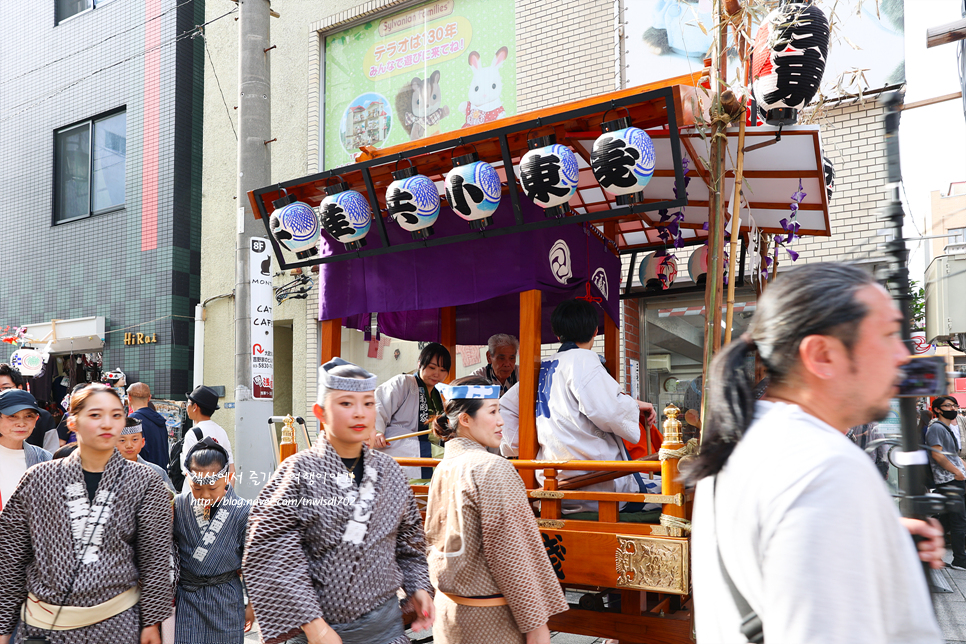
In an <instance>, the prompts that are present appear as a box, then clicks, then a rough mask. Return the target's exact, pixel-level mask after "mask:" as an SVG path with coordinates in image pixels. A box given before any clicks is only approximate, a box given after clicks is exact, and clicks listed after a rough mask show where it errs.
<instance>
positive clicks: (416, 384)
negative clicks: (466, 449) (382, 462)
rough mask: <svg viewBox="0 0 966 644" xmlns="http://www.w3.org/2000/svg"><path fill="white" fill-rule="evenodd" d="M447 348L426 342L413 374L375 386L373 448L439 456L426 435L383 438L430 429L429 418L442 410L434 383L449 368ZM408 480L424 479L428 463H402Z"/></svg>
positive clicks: (430, 470)
mask: <svg viewBox="0 0 966 644" xmlns="http://www.w3.org/2000/svg"><path fill="white" fill-rule="evenodd" d="M450 360H451V359H450V355H449V350H448V349H447V348H446V347H444V346H443V345H441V344H439V343H438V342H430V343H429V344H427V345H426V346H425V347H423V350H422V351H420V352H419V369H418V370H417V371H416V373H415V374H408V373H403V374H400V375H398V376H396V377H394V378H391V379H389V380H387V381H386V382H384V383H383V384H381V385H379V387H378V388H377V389H376V431H375V433H374V434H373V437H372V447H373V449H378V450H379V451H381V452H384V453H386V454H388V455H389V456H392V457H393V458H398V457H410V458H413V457H415V458H439V457H441V456H442V452H441V450H439V449H437V450H436V451H435V453H434V450H433V448H434V447H436V446H435V445H434V444H433V443H432V442H430V438H429V436H428V435H426V434H424V435H422V436H413V437H410V438H403V439H400V440H396V441H393V442H391V443H389V442H387V441H386V439H387V438H392V437H393V436H402V435H404V434H412V433H415V432H424V431H426V430H428V429H430V425H431V423H432V419H433V418H434V417H436V416H438V415H439V414H441V413H443V400H442V399H441V398H440V397H439V391H437V390H436V385H437V384H439V383H441V382H446V379H447V377H448V376H449V370H450V366H451V364H450ZM403 472H404V473H405V474H406V476H408V477H409V479H410V480H428V479H429V478H430V477H432V476H433V468H431V467H422V468H420V467H404V468H403Z"/></svg>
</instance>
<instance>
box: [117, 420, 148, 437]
mask: <svg viewBox="0 0 966 644" xmlns="http://www.w3.org/2000/svg"><path fill="white" fill-rule="evenodd" d="M143 430H144V428H143V427H142V426H141V421H138V422H137V423H136V424H134V425H131V426H130V427H125V428H124V429H122V430H121V436H127V435H128V434H140V433H141V432H142V431H143Z"/></svg>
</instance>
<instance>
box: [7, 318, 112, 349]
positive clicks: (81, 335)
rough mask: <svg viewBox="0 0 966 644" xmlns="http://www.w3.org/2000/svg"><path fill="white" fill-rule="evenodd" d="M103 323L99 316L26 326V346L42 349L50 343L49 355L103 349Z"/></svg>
mask: <svg viewBox="0 0 966 644" xmlns="http://www.w3.org/2000/svg"><path fill="white" fill-rule="evenodd" d="M104 326H105V321H104V318H103V317H101V316H97V317H89V318H74V319H72V320H51V321H50V322H40V323H38V324H28V325H27V336H28V337H30V338H33V339H32V340H28V341H27V342H26V344H27V345H29V346H31V347H33V348H35V349H42V348H43V347H44V346H46V344H47V342H50V343H51V344H50V353H71V352H73V353H90V352H91V351H100V350H101V349H103V348H104Z"/></svg>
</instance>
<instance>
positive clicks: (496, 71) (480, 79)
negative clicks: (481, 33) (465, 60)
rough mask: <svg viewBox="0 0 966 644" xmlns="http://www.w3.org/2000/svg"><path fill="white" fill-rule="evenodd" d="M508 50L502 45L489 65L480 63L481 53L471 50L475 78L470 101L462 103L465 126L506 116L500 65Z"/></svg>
mask: <svg viewBox="0 0 966 644" xmlns="http://www.w3.org/2000/svg"><path fill="white" fill-rule="evenodd" d="M507 53H508V50H507V48H506V47H500V49H498V50H497V52H496V55H495V56H493V62H492V63H491V64H490V66H489V67H483V66H482V65H481V64H480V55H479V54H478V53H477V52H475V51H472V52H470V59H469V62H470V67H472V68H473V80H472V81H470V91H469V98H470V100H469V101H466V102H465V103H460V111H461V112H463V114H464V115H465V116H466V122H465V123H464V124H463V127H472V126H474V125H481V124H483V123H490V122H491V121H495V120H497V119H498V118H500V117H502V116H505V115H506V111H505V110H504V109H503V99H502V98H501V94H502V92H503V79H502V78H501V77H500V67H502V66H503V62H504V61H505V60H506V56H507Z"/></svg>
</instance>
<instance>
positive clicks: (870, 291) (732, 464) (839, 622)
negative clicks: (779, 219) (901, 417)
mask: <svg viewBox="0 0 966 644" xmlns="http://www.w3.org/2000/svg"><path fill="white" fill-rule="evenodd" d="M901 321H902V315H901V313H900V312H899V310H898V309H897V308H896V306H895V304H894V303H893V302H892V299H891V298H890V296H889V294H888V293H887V292H886V291H885V289H883V288H882V287H881V286H879V285H878V284H876V283H875V282H874V280H873V279H872V277H871V276H870V275H868V274H866V273H865V272H863V271H862V270H861V269H859V268H856V267H854V266H847V265H842V264H810V265H807V266H804V267H801V268H797V269H793V270H792V271H789V272H787V273H785V274H784V275H783V276H782V277H781V278H780V279H779V280H778V281H777V282H775V283H774V284H772V285H770V286H769V287H768V289H767V290H766V291H765V294H764V295H763V296H762V297H761V298H760V299H759V301H758V306H757V310H756V312H755V316H754V318H753V320H752V323H751V326H750V327H749V330H748V332H747V333H746V334H744V335H743V336H742V337H741V338H740V339H739V340H737V341H735V342H733V343H732V344H730V345H729V346H727V347H725V348H724V349H722V351H721V352H720V353H719V354H718V356H717V357H715V359H714V362H713V363H712V365H711V370H710V374H709V377H708V380H709V382H710V384H711V390H710V396H709V410H708V416H707V421H706V423H705V427H704V440H703V444H702V446H701V453H700V454H699V456H698V457H697V458H696V459H695V461H694V462H693V463H692V466H691V468H690V469H689V470H688V471H687V476H688V478H689V479H690V480H698V481H699V482H698V484H697V492H696V499H695V506H694V514H693V517H692V521H693V530H692V535H693V536H692V541H691V545H692V548H693V551H692V552H693V559H692V562H693V580H694V602H695V604H694V606H695V608H694V614H695V628H696V633H697V639H698V641H699V642H714V643H716V644H732V643H734V644H739V643H743V642H746V641H748V640H747V639H746V634H743V633H742V632H741V630H740V625H741V623H742V618H743V617H745V616H747V615H749V614H750V613H751V612H752V611H753V612H754V613H755V614H756V615H757V617H758V618H759V619H760V620H761V626H762V629H761V630H762V631H763V633H764V640H765V641H766V642H778V643H780V644H813V643H814V644H819V643H821V644H836V643H842V644H845V643H848V644H856V643H860V644H861V643H868V644H941V642H942V639H943V638H942V633H941V632H940V629H939V625H938V623H937V622H936V617H935V614H934V612H933V608H932V605H931V603H930V600H929V591H928V588H927V586H926V579H925V576H924V575H923V571H922V567H921V564H920V559H922V560H923V561H928V562H929V563H930V565H932V566H933V567H941V566H942V561H941V558H942V554H943V547H942V541H941V539H942V531H941V530H939V529H937V524H935V522H933V523H932V524H928V523H925V522H922V521H913V520H907V519H901V518H900V516H899V513H898V511H897V509H896V505H895V503H894V501H893V499H892V498H891V497H890V495H889V492H888V490H887V489H886V487H885V484H884V483H883V481H882V477H881V476H880V475H879V472H878V471H877V470H876V468H875V465H874V464H873V463H872V461H871V459H869V458H868V456H866V455H865V454H864V453H863V452H862V450H861V449H859V448H858V447H857V446H856V445H854V444H853V443H852V442H851V441H849V440H848V439H847V438H846V436H845V434H846V432H847V431H848V428H849V427H852V426H856V425H861V424H865V423H869V422H873V421H876V420H881V419H882V418H884V417H885V415H886V414H887V413H888V412H889V401H890V399H891V398H892V397H893V396H895V395H896V393H897V388H896V386H895V384H896V382H897V377H898V375H899V366H900V365H901V364H903V363H905V362H906V361H907V360H908V359H909V352H908V350H907V349H906V348H905V346H904V345H903V343H902V340H901V337H900V331H901ZM756 351H757V354H758V357H759V359H760V360H761V362H762V364H764V366H765V368H766V371H767V374H768V377H769V385H768V388H767V390H766V391H765V394H764V397H763V399H762V400H760V401H756V400H755V397H754V394H753V390H754V384H755V383H754V373H753V371H754V370H753V369H750V368H748V364H749V362H750V360H751V358H752V356H753V354H754V353H755V352H756ZM910 532H913V533H915V534H918V535H921V536H924V537H926V540H925V541H924V542H923V543H921V544H920V546H919V551H920V552H919V556H918V557H917V552H916V546H915V545H914V543H913V540H912V538H910V534H909V533H910ZM739 606H741V608H739Z"/></svg>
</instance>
